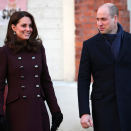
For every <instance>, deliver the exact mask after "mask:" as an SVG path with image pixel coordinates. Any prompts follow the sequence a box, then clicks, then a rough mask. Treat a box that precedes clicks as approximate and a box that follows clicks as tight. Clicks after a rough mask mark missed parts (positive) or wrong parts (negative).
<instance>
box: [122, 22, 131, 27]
mask: <svg viewBox="0 0 131 131" xmlns="http://www.w3.org/2000/svg"><path fill="white" fill-rule="evenodd" d="M122 27H123V28H130V23H129V22H128V23H124V24H123V25H122Z"/></svg>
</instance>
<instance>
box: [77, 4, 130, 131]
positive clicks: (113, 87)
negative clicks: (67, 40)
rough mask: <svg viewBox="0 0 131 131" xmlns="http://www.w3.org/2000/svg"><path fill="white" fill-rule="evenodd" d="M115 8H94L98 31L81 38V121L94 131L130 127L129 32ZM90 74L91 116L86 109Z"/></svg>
mask: <svg viewBox="0 0 131 131" xmlns="http://www.w3.org/2000/svg"><path fill="white" fill-rule="evenodd" d="M118 14H119V13H118V9H117V7H116V6H115V5H114V4H111V3H106V4H104V5H102V6H101V7H99V9H98V11H97V25H98V30H99V33H98V34H97V35H95V36H94V37H92V38H90V39H89V40H86V41H84V43H83V49H82V54H81V61H80V67H79V74H78V101H79V112H80V117H81V125H82V127H83V128H88V127H90V126H92V127H94V131H131V35H130V34H129V33H127V32H125V31H123V29H122V26H121V25H120V24H119V23H118ZM91 74H92V76H93V79H94V82H93V85H92V93H91V97H90V98H91V100H92V116H93V122H92V119H91V117H90V109H89V87H90V81H91Z"/></svg>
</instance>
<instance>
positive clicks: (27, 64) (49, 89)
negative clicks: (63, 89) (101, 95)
mask: <svg viewBox="0 0 131 131" xmlns="http://www.w3.org/2000/svg"><path fill="white" fill-rule="evenodd" d="M5 78H7V82H8V95H7V100H6V112H5V116H6V119H7V121H8V125H9V131H50V125H49V117H48V113H47V110H46V107H45V103H44V100H46V101H47V104H48V106H49V109H50V111H51V113H54V112H58V111H60V108H59V106H58V104H57V99H56V97H55V93H54V89H53V85H52V82H51V78H50V75H49V72H48V67H47V64H46V56H45V50H44V47H43V46H42V47H41V48H40V49H39V50H38V51H37V52H36V53H33V52H32V53H30V52H28V51H27V50H26V49H25V48H24V49H23V50H21V51H20V52H18V53H15V52H14V51H12V50H11V49H10V48H9V46H8V45H5V46H4V47H1V48H0V115H4V111H3V104H4V99H3V93H4V87H5Z"/></svg>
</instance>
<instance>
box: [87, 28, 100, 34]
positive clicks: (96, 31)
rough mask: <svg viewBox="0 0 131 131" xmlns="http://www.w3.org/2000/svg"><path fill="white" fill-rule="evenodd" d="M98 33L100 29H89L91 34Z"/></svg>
mask: <svg viewBox="0 0 131 131" xmlns="http://www.w3.org/2000/svg"><path fill="white" fill-rule="evenodd" d="M97 33H98V30H96V29H92V30H89V34H90V35H95V34H97Z"/></svg>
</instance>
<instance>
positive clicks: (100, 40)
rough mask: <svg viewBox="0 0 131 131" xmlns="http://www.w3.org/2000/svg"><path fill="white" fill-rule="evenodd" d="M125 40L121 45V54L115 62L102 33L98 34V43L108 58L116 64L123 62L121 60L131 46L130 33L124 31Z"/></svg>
mask: <svg viewBox="0 0 131 131" xmlns="http://www.w3.org/2000/svg"><path fill="white" fill-rule="evenodd" d="M122 37H123V40H122V43H121V48H120V52H119V54H118V57H117V60H115V58H114V56H113V54H112V52H111V51H110V49H109V47H108V46H107V44H106V42H105V40H104V38H103V37H102V36H101V34H100V33H98V37H97V41H98V43H97V44H98V46H99V48H100V49H101V50H102V51H103V52H104V53H105V55H106V56H108V57H109V58H110V60H112V61H113V62H114V63H117V62H119V61H120V60H121V58H122V57H123V55H124V54H125V53H126V51H127V50H128V49H129V46H130V45H131V39H130V37H131V35H129V33H127V32H125V31H123V36H122Z"/></svg>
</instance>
